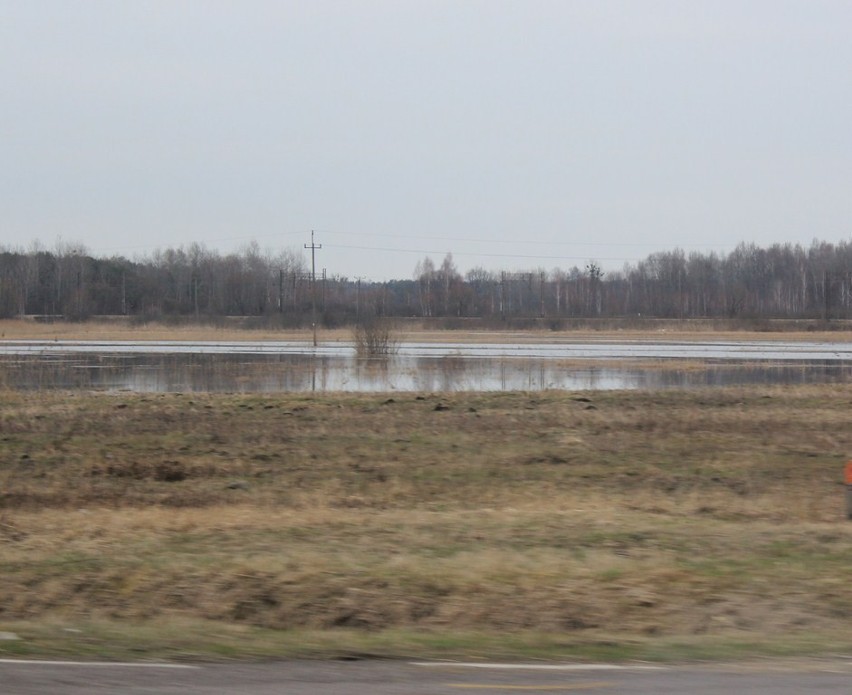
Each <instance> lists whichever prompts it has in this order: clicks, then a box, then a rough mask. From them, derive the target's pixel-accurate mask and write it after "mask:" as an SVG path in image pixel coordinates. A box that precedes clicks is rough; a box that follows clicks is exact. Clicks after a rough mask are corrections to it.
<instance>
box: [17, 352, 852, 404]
mask: <svg viewBox="0 0 852 695" xmlns="http://www.w3.org/2000/svg"><path fill="white" fill-rule="evenodd" d="M850 380H852V344H848V343H779V342H768V341H767V342H763V343H762V342H758V341H750V342H746V341H743V342H725V343H721V342H704V343H696V342H691V343H675V342H669V343H662V342H656V343H650V342H638V341H637V342H630V341H625V342H621V343H604V342H601V343H582V344H580V343H577V344H573V343H563V344H540V345H539V344H463V343H452V344H450V343H411V344H405V345H403V346H402V347H401V349H400V351H399V354H397V355H393V356H391V357H390V358H387V359H379V360H369V359H360V358H357V357H356V356H355V354H354V350H353V349H352V347H351V346H350V345H348V344H341V343H334V344H328V345H323V346H320V348H318V349H316V350H314V349H312V348H310V347H309V346H306V345H305V344H304V343H292V342H260V343H246V342H234V343H202V342H199V343H188V342H168V341H160V342H150V343H141V342H103V341H102V342H81V341H64V342H61V341H54V342H46V341H45V342H34V341H0V387H5V388H12V389H25V390H29V389H85V390H91V389H97V390H130V391H138V392H173V391H184V392H193V391H196V392H202V391H209V392H264V393H269V392H283V391H286V392H310V391H352V392H370V391H373V392H386V391H518V390H521V391H539V390H544V389H564V390H595V389H645V388H689V387H700V386H730V385H746V384H807V383H826V382H835V383H836V382H847V381H850Z"/></svg>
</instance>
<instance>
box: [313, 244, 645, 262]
mask: <svg viewBox="0 0 852 695" xmlns="http://www.w3.org/2000/svg"><path fill="white" fill-rule="evenodd" d="M326 247H327V248H329V249H352V250H357V251H388V252H393V253H417V254H447V253H452V255H453V256H474V257H481V256H484V257H487V258H526V259H532V260H535V259H550V260H560V261H587V260H589V259H588V256H554V255H553V254H543V255H535V254H519V253H487V252H466V251H459V252H456V251H447V250H446V249H445V250H443V251H436V250H434V249H400V248H390V247H387V246H353V245H348V244H326ZM305 248H308V247H307V246H305ZM595 259H596V260H599V261H639V260H642V259H641V258H627V257H609V258H600V257H595Z"/></svg>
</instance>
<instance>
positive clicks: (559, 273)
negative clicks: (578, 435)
mask: <svg viewBox="0 0 852 695" xmlns="http://www.w3.org/2000/svg"><path fill="white" fill-rule="evenodd" d="M313 291H315V292H317V297H316V301H317V303H318V306H319V309H320V318H321V320H322V323H323V324H324V325H327V326H328V325H341V324H348V323H357V322H358V321H359V320H361V319H363V318H366V317H371V316H395V317H426V318H428V317H447V318H452V317H455V318H468V317H479V318H487V319H492V320H504V321H505V320H510V319H515V318H557V319H558V318H576V317H585V318H594V317H600V318H618V317H638V316H642V317H659V318H790V319H814V318H818V319H835V318H838V319H839V318H844V319H848V318H852V244H850V243H849V242H840V243H838V244H831V243H828V242H822V241H814V242H813V243H812V244H811V245H810V247H807V248H805V247H802V246H799V245H790V244H784V245H781V244H776V245H773V246H770V247H768V248H761V247H758V246H756V245H754V244H741V245H739V246H738V247H737V248H736V249H735V250H734V251H732V252H730V253H728V254H716V253H700V252H691V253H688V254H687V253H685V252H684V251H682V250H680V249H675V250H673V251H667V252H662V253H656V254H653V255H651V256H649V257H647V258H646V259H644V260H642V261H639V262H637V263H635V264H632V265H631V264H628V265H625V267H624V268H623V269H621V270H619V271H615V272H612V271H608V272H604V271H603V270H602V269H601V266H600V265H599V264H598V263H596V262H594V261H590V262H588V263H587V264H585V265H584V266H583V267H582V268H581V267H576V266H575V267H573V268H570V269H568V270H562V269H559V268H556V269H553V270H549V271H548V270H545V269H543V268H537V269H531V270H529V271H527V272H506V271H499V270H498V271H492V270H486V269H484V268H475V269H473V270H470V271H469V272H467V273H466V274H464V275H462V274H461V273H460V272H459V271H458V270H457V268H456V265H455V263H454V261H453V258H452V256H451V255H447V256H446V257H445V258H444V259H443V260H442V261H441V263H440V264H439V265H436V264H435V262H433V261H432V259H430V258H428V257H427V258H424V259H423V260H421V261H420V262H418V263H417V266H416V268H415V271H414V276H413V278H411V279H400V280H393V281H389V282H384V283H375V282H366V281H362V280H361V279H357V278H356V279H350V278H348V277H345V276H339V275H334V276H326V274H325V273H324V272H323V273H322V274H321V275H320V276H319V277H318V278H317V283H316V286H315V288H314V290H313ZM311 300H312V285H311V282H310V273H309V269H308V267H307V265H306V263H305V260H304V258H303V256H302V253H301V250H296V251H294V250H283V251H278V252H272V251H262V250H261V249H260V248H259V247H258V246H257V244H256V243H251V244H249V245H248V246H246V247H245V248H243V249H242V250H241V251H240V252H238V253H232V254H226V255H221V254H219V253H217V252H215V251H211V250H208V249H207V248H205V247H204V246H201V245H198V244H193V245H191V246H189V247H188V248H183V247H181V248H178V249H167V250H163V251H157V252H155V253H153V254H152V255H150V256H149V257H146V258H142V259H136V260H129V259H127V258H124V257H121V256H114V257H111V258H97V257H94V256H92V255H90V254H89V253H88V252H87V250H86V249H85V247H83V246H81V245H79V244H68V243H58V244H57V245H56V246H55V247H54V248H53V249H50V250H48V249H45V248H43V247H41V246H40V245H38V244H36V245H33V246H32V247H31V248H29V249H27V250H16V249H8V248H7V249H3V248H0V317H7V318H8V317H14V316H22V315H40V316H63V317H65V318H69V319H85V318H88V317H91V316H99V315H123V316H128V317H134V318H138V319H140V320H150V319H166V318H175V319H196V320H201V319H215V318H217V317H224V316H242V317H255V318H257V319H260V320H263V321H265V322H266V323H270V324H276V323H278V324H281V325H305V324H307V323H309V322H310V311H311Z"/></svg>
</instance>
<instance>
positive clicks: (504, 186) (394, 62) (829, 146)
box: [0, 0, 852, 280]
mask: <svg viewBox="0 0 852 695" xmlns="http://www.w3.org/2000/svg"><path fill="white" fill-rule="evenodd" d="M850 220H852V2H850V1H848V0H844V1H831V0H800V1H795V2H794V1H789V0H786V1H785V0H752V1H749V0H712V1H705V0H671V1H666V0H588V1H575V0H561V1H548V0H525V1H523V2H521V1H518V2H507V1H500V0H451V1H447V2H445V1H443V0H433V1H428V2H427V1H422V0H395V1H384V0H360V1H355V0H352V1H342V0H341V1H333V2H332V1H327V0H304V1H302V2H287V1H284V0H281V1H273V0H269V1H266V0H254V1H252V0H240V1H239V2H237V1H234V2H230V1H224V0H198V1H192V0H184V1H181V0H146V1H142V0H138V1H134V0H106V1H101V0H75V1H71V0H54V1H50V0H0V245H3V246H13V247H19V248H28V247H29V246H30V244H32V243H33V242H34V241H36V240H38V241H40V242H41V244H42V245H44V246H46V247H49V248H50V247H53V246H54V245H55V244H56V243H57V240H59V239H61V240H62V241H63V242H79V243H82V244H84V245H85V246H86V247H87V248H88V249H89V251H90V252H92V253H93V254H95V255H115V254H120V255H124V256H128V257H135V256H138V255H148V254H150V253H151V252H153V251H154V250H155V249H157V248H167V247H177V246H181V245H189V244H191V243H193V242H199V243H203V244H205V245H206V246H207V247H208V248H210V249H215V250H217V251H220V252H223V253H224V252H229V251H232V250H236V249H239V248H240V247H241V246H244V245H245V244H246V243H248V242H249V241H250V240H252V239H254V240H256V241H257V242H258V244H260V246H261V248H263V249H267V248H268V249H271V250H274V251H277V250H279V249H281V248H300V249H301V247H302V244H304V243H306V242H309V241H310V230H311V229H315V230H317V236H316V241H317V243H320V244H322V245H323V248H322V250H321V251H319V252H318V254H317V264H318V267H323V268H327V270H328V272H329V273H331V274H340V275H348V276H349V277H355V276H364V277H368V278H372V279H377V280H380V279H389V278H407V277H411V276H412V273H413V270H414V266H415V264H416V263H417V262H418V260H420V259H422V258H423V257H424V256H425V255H430V256H431V257H432V258H433V259H434V260H435V262H436V264H439V263H440V262H441V259H442V258H443V256H444V254H446V253H447V252H452V253H453V255H454V259H455V262H456V264H457V266H458V268H459V269H460V270H461V271H463V272H464V271H466V270H468V269H469V268H471V267H474V266H484V267H485V268H487V269H490V270H500V269H506V270H510V269H531V268H539V267H542V268H545V269H548V270H549V269H551V268H554V267H557V266H558V267H561V268H565V269H567V268H570V267H571V266H573V265H578V266H581V267H582V266H583V265H584V264H585V263H586V262H588V261H589V260H597V261H599V262H600V263H601V264H602V265H603V266H604V267H605V268H620V267H621V266H622V265H623V264H624V262H625V261H627V262H635V261H636V260H639V259H641V258H644V257H645V256H647V255H648V254H649V253H652V252H655V251H660V250H671V249H673V248H675V247H680V248H682V249H684V250H685V251H687V252H689V251H693V250H698V251H711V250H715V251H719V252H726V251H729V250H731V249H733V248H734V247H735V246H736V244H737V243H739V242H741V241H746V242H755V243H757V244H759V245H762V246H765V245H769V244H772V243H775V242H792V243H801V244H804V245H809V244H810V242H811V241H812V240H813V239H814V238H818V239H821V240H826V241H831V242H835V243H836V242H838V241H840V240H848V239H849V238H850V233H852V224H850Z"/></svg>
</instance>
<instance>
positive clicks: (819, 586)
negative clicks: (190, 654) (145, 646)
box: [0, 386, 852, 655]
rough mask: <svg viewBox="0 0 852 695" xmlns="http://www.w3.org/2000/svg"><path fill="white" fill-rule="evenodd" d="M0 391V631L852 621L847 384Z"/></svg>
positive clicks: (468, 629) (675, 635) (798, 626)
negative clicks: (312, 391) (271, 392)
mask: <svg viewBox="0 0 852 695" xmlns="http://www.w3.org/2000/svg"><path fill="white" fill-rule="evenodd" d="M0 403H2V405H0V629H9V626H15V629H22V628H21V627H20V626H21V625H29V626H31V628H30V629H31V631H32V635H34V637H32V639H31V641H30V643H29V644H31V649H32V650H33V651H35V652H36V653H39V649H41V650H42V652H55V651H56V649H57V648H56V647H55V645H54V646H53V647H51V646H46V645H49V644H53V643H52V642H50V641H49V640H48V641H42V642H39V640H38V639H37V638H36V637H35V636H36V635H39V634H42V633H43V631H44V630H45V629H46V628H45V627H44V626H46V625H57V624H59V625H63V626H71V627H74V626H76V625H84V624H85V625H88V624H92V623H97V622H98V621H101V622H103V621H106V622H107V623H109V624H126V625H141V624H145V625H148V626H150V625H152V624H154V625H156V624H162V625H170V624H173V623H174V621H197V622H198V623H199V624H204V625H207V626H211V625H212V626H215V625H221V626H222V630H225V629H226V626H230V625H243V626H245V627H246V628H247V629H249V628H250V629H273V630H291V631H292V630H299V631H305V630H308V631H311V634H323V633H327V634H336V635H338V636H339V635H341V634H344V632H345V634H346V635H349V636H352V635H354V637H349V638H348V639H349V640H350V641H349V643H350V644H352V643H353V640H354V643H357V640H358V637H357V636H358V635H361V636H363V638H364V639H372V638H369V636H370V635H373V636H375V635H377V634H399V633H398V632H394V631H406V630H407V631H410V632H409V633H407V634H415V633H418V632H419V633H421V634H430V635H453V634H478V635H482V634H484V633H487V632H491V633H497V634H503V635H507V636H511V639H517V636H518V635H532V634H547V635H551V636H555V637H553V639H556V640H557V641H558V640H560V639H561V640H566V639H570V640H573V641H574V642H575V643H585V644H593V643H601V642H606V643H608V644H622V645H623V644H636V643H642V644H649V643H655V642H668V643H671V642H672V641H678V640H680V641H684V642H686V641H692V642H694V641H696V640H710V641H713V640H715V641H717V642H718V640H720V639H728V640H741V641H746V642H748V641H751V642H752V643H754V642H761V643H767V644H773V643H775V642H777V641H778V640H779V639H780V640H783V639H787V638H789V637H790V636H795V635H818V636H821V637H820V639H818V640H817V642H816V643H815V648H818V649H822V650H830V649H832V648H839V646H842V645H840V643H839V642H837V641H836V635H838V634H843V631H844V629H845V627H846V626H847V625H848V621H849V618H850V617H852V585H850V584H849V581H848V572H849V569H850V564H849V557H852V524H850V523H849V522H846V521H845V518H844V509H843V487H842V485H841V484H840V481H841V469H842V465H843V463H844V462H845V460H846V459H847V458H849V457H850V454H852V426H850V425H852V422H850V420H852V416H850V414H849V413H850V410H849V406H850V403H852V387H849V386H826V387H807V388H795V389H789V388H788V389H782V388H773V389H761V390H759V391H750V390H709V391H693V392H662V393H640V392H635V393H594V394H570V393H541V394H535V395H529V394H522V393H506V394H488V395H482V394H454V395H450V396H444V395H441V396H437V395H421V396H418V395H416V394H410V395H403V396H400V395H394V396H393V397H392V398H390V397H388V396H376V395H370V396H362V395H339V396H334V395H330V396H322V397H316V398H311V397H307V396H298V395H282V396H258V395H223V396H217V395H198V394H193V395H181V394H170V395H163V396H145V395H132V394H120V395H115V394H113V395H110V394H94V395H92V394H79V393H77V394H71V393H37V394H31V393H29V394H28V393H21V392H5V393H3V394H2V399H0ZM4 626H5V628H4ZM23 629H24V630H25V631H26V628H23ZM40 630H41V631H42V632H39V631H40ZM214 631H215V630H214ZM828 636H833V637H828ZM116 639H117V638H116V637H115V635H112V636H111V637H110V640H112V641H115V640H116ZM123 639H124V640H125V642H128V641H129V642H132V640H133V639H134V637H133V633H132V632H130V633H129V634H127V635H125V637H124V638H123ZM197 639H199V640H201V642H203V641H204V636H203V633H200V634H199V635H198V637H197ZM397 639H401V638H397ZM118 641H119V642H120V641H121V640H120V639H119V640H118ZM24 644H26V641H25V642H24ZM9 645H17V646H14V647H13V646H9ZM9 645H6V644H0V651H3V650H9V649H13V648H14V649H18V650H26V649H27V647H25V646H21V645H22V643H9ZM39 645H41V647H39ZM409 646H410V643H406V642H405V640H402V641H401V642H400V641H398V642H397V648H396V651H395V652H394V649H393V648H392V647H391V646H388V647H386V649H387V651H388V652H389V653H405V652H406V649H407V648H408V647H409ZM101 648H102V649H105V650H107V651H109V649H110V647H109V644H107V643H104V644H101ZM63 649H68V645H67V644H66V645H65V646H64V647H63ZM235 649H236V653H237V654H239V653H241V652H240V650H239V649H238V648H235ZM256 649H257V647H256V644H255V643H252V647H251V648H246V650H244V652H242V653H243V655H245V654H246V653H248V654H252V653H255V654H256V653H257V651H256ZM460 649H461V648H460ZM495 649H496V647H495ZM296 651H298V650H296ZM498 651H499V650H498Z"/></svg>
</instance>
